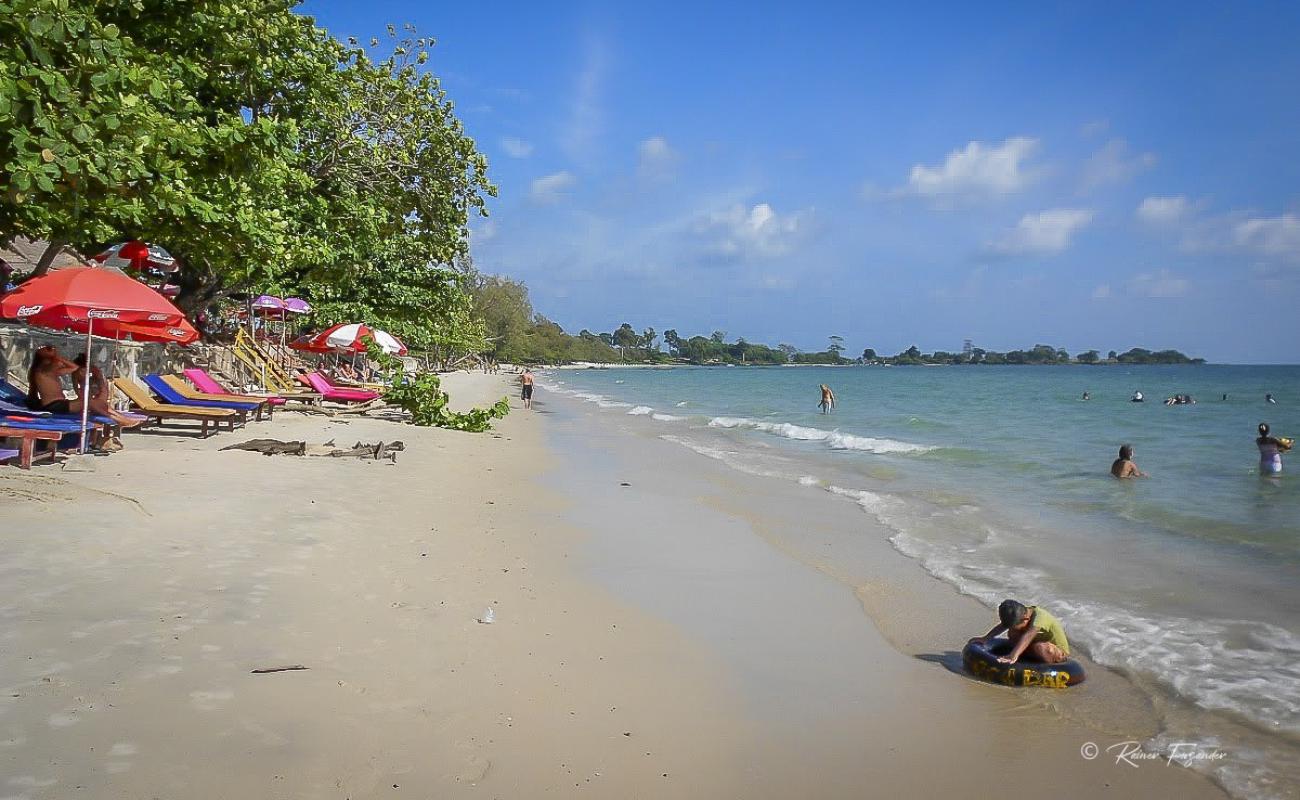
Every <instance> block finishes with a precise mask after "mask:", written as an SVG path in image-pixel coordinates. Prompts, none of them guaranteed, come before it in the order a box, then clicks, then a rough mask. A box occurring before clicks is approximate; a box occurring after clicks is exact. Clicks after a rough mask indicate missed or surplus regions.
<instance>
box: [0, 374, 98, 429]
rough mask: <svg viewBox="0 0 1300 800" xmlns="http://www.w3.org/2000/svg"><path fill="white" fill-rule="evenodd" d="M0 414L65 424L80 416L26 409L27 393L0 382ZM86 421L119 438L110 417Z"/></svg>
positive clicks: (75, 420)
mask: <svg viewBox="0 0 1300 800" xmlns="http://www.w3.org/2000/svg"><path fill="white" fill-rule="evenodd" d="M0 414H17V415H18V416H24V415H29V416H37V417H51V418H53V419H59V420H64V421H65V422H80V421H81V415H80V414H50V413H48V412H45V411H32V410H30V409H29V408H28V407H27V392H24V391H23V390H21V389H19V388H18V387H16V386H14V385H13V384H12V383H8V382H6V381H0ZM87 420H88V421H89V422H94V423H97V424H99V425H103V426H104V428H106V429H107V433H108V435H110V436H121V434H122V426H121V425H119V424H118V423H117V420H115V419H113V418H112V417H104V416H100V415H99V414H91V415H90V416H89V417H88V418H87Z"/></svg>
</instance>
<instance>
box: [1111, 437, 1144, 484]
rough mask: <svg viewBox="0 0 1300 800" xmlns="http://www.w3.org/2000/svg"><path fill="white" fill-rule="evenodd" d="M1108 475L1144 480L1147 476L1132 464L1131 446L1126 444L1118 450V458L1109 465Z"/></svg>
mask: <svg viewBox="0 0 1300 800" xmlns="http://www.w3.org/2000/svg"><path fill="white" fill-rule="evenodd" d="M1110 474H1111V475H1114V476H1115V477H1116V478H1145V477H1147V474H1146V473H1145V472H1143V471H1142V470H1140V469H1138V465H1137V464H1135V463H1133V445H1131V444H1126V445H1124V446H1123V447H1121V448H1120V449H1119V458H1117V459H1115V461H1114V463H1112V464H1111V465H1110Z"/></svg>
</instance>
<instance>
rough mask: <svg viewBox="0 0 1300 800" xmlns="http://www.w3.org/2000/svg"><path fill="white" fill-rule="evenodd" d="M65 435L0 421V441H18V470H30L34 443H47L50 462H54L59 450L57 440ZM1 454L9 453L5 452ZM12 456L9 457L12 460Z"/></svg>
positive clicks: (55, 431) (62, 432) (61, 432)
mask: <svg viewBox="0 0 1300 800" xmlns="http://www.w3.org/2000/svg"><path fill="white" fill-rule="evenodd" d="M65 435H66V433H65V432H64V431H57V430H50V429H49V428H32V427H27V426H22V425H19V424H18V423H15V422H12V421H9V420H5V421H0V439H5V438H8V439H18V440H20V441H21V444H20V445H19V446H18V448H19V449H18V468H19V469H31V468H32V459H33V457H34V456H35V454H36V443H37V442H38V441H44V442H49V443H50V447H49V454H50V460H51V461H53V460H54V454H55V453H57V452H58V450H59V440H60V439H62V438H63V437H64V436H65ZM3 452H11V451H9V450H5V451H3ZM12 457H13V456H10V458H12Z"/></svg>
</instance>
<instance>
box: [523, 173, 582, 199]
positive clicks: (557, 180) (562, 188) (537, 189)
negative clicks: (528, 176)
mask: <svg viewBox="0 0 1300 800" xmlns="http://www.w3.org/2000/svg"><path fill="white" fill-rule="evenodd" d="M577 182H578V179H577V178H575V177H574V176H573V173H572V172H569V171H568V170H561V171H560V172H556V173H552V174H550V175H543V176H542V177H540V178H538V179H537V180H535V181H533V185H532V197H533V199H534V200H536V201H537V202H539V203H552V202H555V201H556V200H558V199H559V198H560V195H562V194H564V193H565V192H567V191H568V190H569V189H572V188H573V185H574V184H575V183H577Z"/></svg>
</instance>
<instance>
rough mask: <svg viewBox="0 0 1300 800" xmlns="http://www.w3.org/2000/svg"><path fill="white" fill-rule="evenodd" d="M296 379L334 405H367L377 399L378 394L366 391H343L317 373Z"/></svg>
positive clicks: (310, 373) (309, 373)
mask: <svg viewBox="0 0 1300 800" xmlns="http://www.w3.org/2000/svg"><path fill="white" fill-rule="evenodd" d="M298 377H299V380H303V381H306V382H307V385H308V386H310V387H311V388H313V389H315V390H316V391H318V392H320V395H321V397H323V398H325V399H326V400H332V401H334V402H336V403H369V402H370V401H371V400H375V399H378V397H379V393H378V392H372V391H370V390H368V389H345V388H342V387H339V386H335V385H334V384H332V383H330V382H329V380H327V379H326V378H325V376H324V375H322V374H320V373H319V372H308V373H307V374H305V375H300V376H298Z"/></svg>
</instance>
